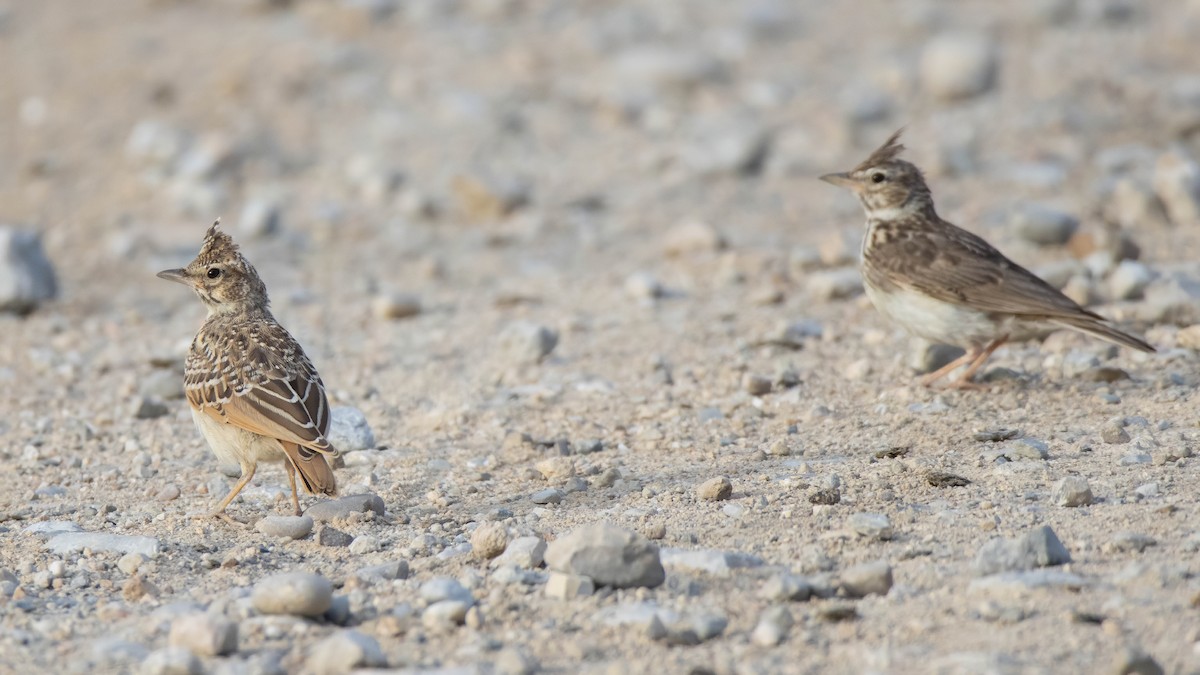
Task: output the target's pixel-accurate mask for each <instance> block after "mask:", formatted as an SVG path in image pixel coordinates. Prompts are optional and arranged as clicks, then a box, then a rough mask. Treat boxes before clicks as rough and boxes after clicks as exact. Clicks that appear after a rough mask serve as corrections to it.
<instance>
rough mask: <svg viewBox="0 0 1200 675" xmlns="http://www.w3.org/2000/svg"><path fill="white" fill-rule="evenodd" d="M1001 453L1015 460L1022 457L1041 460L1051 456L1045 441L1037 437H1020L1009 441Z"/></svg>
mask: <svg viewBox="0 0 1200 675" xmlns="http://www.w3.org/2000/svg"><path fill="white" fill-rule="evenodd" d="M1001 453H1002V454H1003V455H1004V456H1005V457H1006V458H1008V459H1009V460H1010V461H1014V462H1015V461H1018V460H1022V459H1032V460H1041V459H1047V458H1049V457H1050V448H1049V446H1047V445H1046V442H1045V441H1042V440H1039V439H1036V438H1018V439H1017V440H1015V441H1012V442H1011V443H1007V444H1006V445H1005V446H1004V447H1003V448H1002V449H1001Z"/></svg>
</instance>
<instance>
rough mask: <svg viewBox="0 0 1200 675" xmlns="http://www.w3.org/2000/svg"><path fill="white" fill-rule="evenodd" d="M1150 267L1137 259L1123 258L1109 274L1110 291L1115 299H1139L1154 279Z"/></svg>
mask: <svg viewBox="0 0 1200 675" xmlns="http://www.w3.org/2000/svg"><path fill="white" fill-rule="evenodd" d="M1154 277H1155V274H1154V272H1153V271H1151V269H1150V268H1149V267H1147V266H1146V265H1144V264H1142V263H1140V262H1138V261H1136V260H1122V261H1121V262H1119V263H1117V266H1116V267H1115V268H1114V269H1113V271H1112V272H1111V273H1109V275H1108V292H1109V294H1110V295H1111V296H1112V298H1113V299H1114V300H1137V299H1138V298H1141V297H1142V294H1143V293H1144V292H1145V290H1146V288H1147V287H1148V286H1149V285H1150V283H1151V282H1153V281H1154Z"/></svg>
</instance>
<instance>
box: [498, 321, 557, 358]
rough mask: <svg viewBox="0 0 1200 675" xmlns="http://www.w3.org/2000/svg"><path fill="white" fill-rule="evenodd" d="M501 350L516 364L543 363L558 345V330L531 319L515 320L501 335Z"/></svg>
mask: <svg viewBox="0 0 1200 675" xmlns="http://www.w3.org/2000/svg"><path fill="white" fill-rule="evenodd" d="M499 342H500V350H501V352H503V354H504V355H505V356H506V357H507V358H508V360H509V361H510V362H512V363H513V364H514V365H518V364H532V363H541V361H542V360H543V359H545V358H546V357H547V356H549V355H550V353H551V352H553V351H554V348H555V347H556V346H558V331H556V330H554V329H552V328H548V327H546V326H542V325H539V324H536V323H531V322H529V321H514V322H513V323H510V324H508V325H507V326H505V328H504V330H502V331H501V332H500V336H499Z"/></svg>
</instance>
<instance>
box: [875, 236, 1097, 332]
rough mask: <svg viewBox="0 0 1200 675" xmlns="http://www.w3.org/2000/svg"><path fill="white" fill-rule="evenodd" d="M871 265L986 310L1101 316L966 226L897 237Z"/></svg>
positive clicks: (934, 293) (901, 281)
mask: <svg viewBox="0 0 1200 675" xmlns="http://www.w3.org/2000/svg"><path fill="white" fill-rule="evenodd" d="M890 247H896V248H895V249H893V250H892V251H888V250H887V249H888V248H890ZM985 263H986V264H985ZM871 264H872V265H873V266H876V267H879V268H882V271H885V272H886V273H889V274H888V277H889V279H888V281H889V282H891V283H893V284H898V285H900V286H907V287H909V288H912V289H914V290H917V291H920V292H922V293H924V294H926V295H929V296H932V297H934V298H936V299H938V300H943V301H945V302H952V303H956V304H965V305H969V306H971V307H973V308H975V309H978V310H981V311H984V312H996V313H1002V314H1015V315H1024V316H1029V317H1037V318H1056V317H1075V318H1080V317H1081V316H1087V317H1090V318H1095V319H1102V317H1100V316H1099V315H1096V314H1094V313H1092V312H1089V311H1088V310H1086V309H1084V308H1082V307H1080V306H1079V304H1078V303H1076V302H1075V301H1074V300H1071V299H1070V298H1068V297H1067V296H1065V295H1063V294H1062V293H1061V292H1060V291H1058V290H1057V289H1056V288H1054V287H1053V286H1051V285H1050V284H1048V283H1046V282H1045V281H1043V280H1042V279H1040V278H1039V277H1037V276H1036V275H1035V274H1033V273H1032V272H1030V271H1029V270H1026V269H1025V268H1024V267H1021V266H1020V265H1018V264H1016V263H1015V262H1013V261H1011V260H1009V259H1008V258H1007V257H1005V256H1004V254H1002V253H1000V252H999V251H998V250H996V249H995V248H994V247H992V245H991V244H988V243H987V242H986V241H984V240H983V239H981V238H979V237H977V236H975V235H974V234H971V233H970V232H967V231H966V230H958V231H957V232H955V233H954V236H949V235H946V234H942V233H936V232H929V231H921V232H919V233H915V234H913V235H911V236H907V237H901V238H898V239H894V240H892V241H889V242H888V243H886V244H885V245H884V246H882V247H880V248H879V249H878V250H877V251H875V252H874V253H873V255H872V262H871Z"/></svg>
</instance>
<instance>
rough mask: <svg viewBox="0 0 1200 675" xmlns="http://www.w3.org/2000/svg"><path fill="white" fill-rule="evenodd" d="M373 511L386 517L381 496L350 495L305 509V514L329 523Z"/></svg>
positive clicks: (318, 520)
mask: <svg viewBox="0 0 1200 675" xmlns="http://www.w3.org/2000/svg"><path fill="white" fill-rule="evenodd" d="M367 511H373V512H374V513H375V515H379V516H382V515H384V505H383V499H382V498H380V497H379V495H373V494H369V493H367V494H360V495H349V496H347V497H342V498H341V499H329V500H326V501H320V502H317V503H315V504H313V505H312V506H310V507H308V508H307V509H305V511H304V514H305V515H307V516H309V517H310V518H312V519H313V520H315V521H317V522H321V523H327V522H329V521H331V520H337V519H339V518H346V517H347V516H349V515H350V514H351V513H366V512H367Z"/></svg>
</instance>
